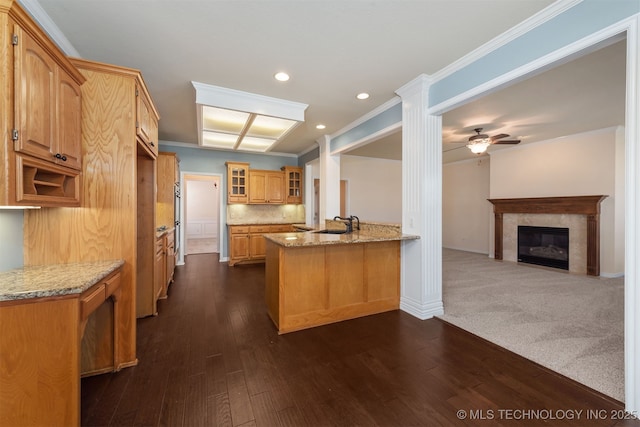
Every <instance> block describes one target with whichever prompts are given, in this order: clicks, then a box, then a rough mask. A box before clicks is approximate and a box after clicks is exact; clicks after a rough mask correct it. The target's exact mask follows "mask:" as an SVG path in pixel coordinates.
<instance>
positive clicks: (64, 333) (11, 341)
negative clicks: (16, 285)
mask: <svg viewBox="0 0 640 427" xmlns="http://www.w3.org/2000/svg"><path fill="white" fill-rule="evenodd" d="M61 268H64V267H61ZM47 279H49V280H50V278H49V277H47ZM121 285H122V282H121V272H120V269H117V270H115V271H113V272H112V273H110V274H108V275H106V277H104V278H102V279H99V280H97V281H96V282H95V283H94V284H92V285H91V286H89V287H88V289H86V290H85V291H84V292H82V293H80V294H78V293H75V294H67V295H60V296H56V295H54V296H44V297H37V298H25V299H16V300H4V301H0V348H2V349H3V351H2V352H0V366H2V370H1V373H0V425H2V426H19V425H33V426H36V425H47V426H79V425H80V377H81V376H89V375H95V374H100V373H105V372H115V371H119V370H120V369H121V368H123V367H124V366H126V365H123V362H124V361H126V360H127V355H126V352H127V346H126V345H123V344H122V342H121V340H122V339H123V338H126V337H123V334H122V331H123V330H124V329H125V328H127V325H128V319H127V315H126V312H125V311H122V310H121V306H120V301H121ZM45 286H46V285H45ZM136 363H137V361H136Z"/></svg>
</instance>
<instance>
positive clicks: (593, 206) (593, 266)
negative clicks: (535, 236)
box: [488, 195, 607, 276]
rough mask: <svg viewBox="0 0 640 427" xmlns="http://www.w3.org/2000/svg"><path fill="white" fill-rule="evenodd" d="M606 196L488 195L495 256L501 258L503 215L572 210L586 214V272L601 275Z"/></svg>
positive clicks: (569, 212) (577, 213) (572, 212)
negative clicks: (501, 196) (602, 226)
mask: <svg viewBox="0 0 640 427" xmlns="http://www.w3.org/2000/svg"><path fill="white" fill-rule="evenodd" d="M606 197H607V196H605V195H597V196H568V197H529V198H521V199H488V200H489V202H491V203H492V204H493V213H494V216H495V251H494V257H495V259H498V260H500V259H502V250H503V247H502V244H503V242H502V241H503V232H502V215H503V214H506V213H523V214H572V215H586V216H587V274H588V275H590V276H599V275H600V202H602V200H604V199H605V198H606Z"/></svg>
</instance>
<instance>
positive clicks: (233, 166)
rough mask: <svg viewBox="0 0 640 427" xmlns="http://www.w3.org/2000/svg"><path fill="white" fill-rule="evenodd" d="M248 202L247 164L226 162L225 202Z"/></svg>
mask: <svg viewBox="0 0 640 427" xmlns="http://www.w3.org/2000/svg"><path fill="white" fill-rule="evenodd" d="M248 202H249V164H248V163H227V204H233V203H242V204H246V203H248Z"/></svg>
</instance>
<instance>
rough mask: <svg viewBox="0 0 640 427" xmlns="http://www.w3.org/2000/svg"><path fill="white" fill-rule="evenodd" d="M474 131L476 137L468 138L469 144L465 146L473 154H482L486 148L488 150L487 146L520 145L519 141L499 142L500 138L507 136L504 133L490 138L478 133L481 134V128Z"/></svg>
mask: <svg viewBox="0 0 640 427" xmlns="http://www.w3.org/2000/svg"><path fill="white" fill-rule="evenodd" d="M474 131H475V132H476V135H473V136H471V137H469V143H468V144H467V148H469V150H471V152H472V153H473V154H482V153H484V152H485V151H487V148H489V146H490V145H492V144H512V145H514V144H519V143H520V140H519V139H512V140H501V139H502V138H506V137H508V136H509V135H508V134H506V133H500V134H498V135H494V136H491V137H490V136H489V135H485V134H483V133H480V132H482V128H475V129H474Z"/></svg>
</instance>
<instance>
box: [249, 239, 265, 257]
mask: <svg viewBox="0 0 640 427" xmlns="http://www.w3.org/2000/svg"><path fill="white" fill-rule="evenodd" d="M249 247H250V249H249V251H250V255H251V259H262V258H265V256H266V255H267V248H266V242H265V239H264V237H262V234H251V235H250V236H249Z"/></svg>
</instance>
